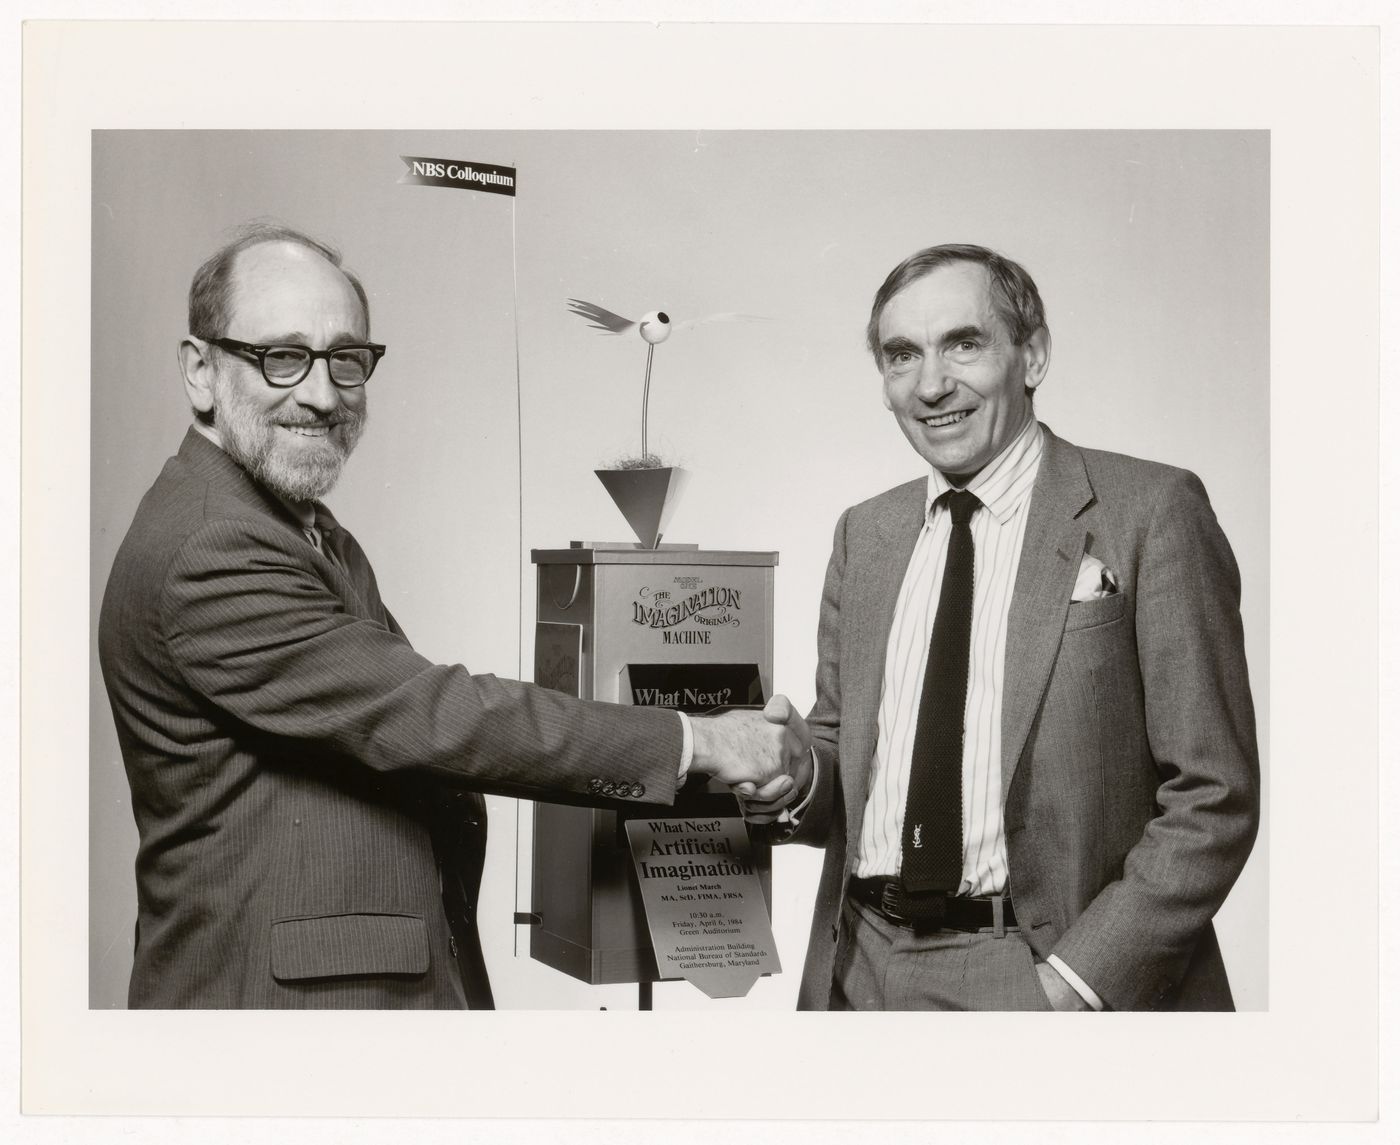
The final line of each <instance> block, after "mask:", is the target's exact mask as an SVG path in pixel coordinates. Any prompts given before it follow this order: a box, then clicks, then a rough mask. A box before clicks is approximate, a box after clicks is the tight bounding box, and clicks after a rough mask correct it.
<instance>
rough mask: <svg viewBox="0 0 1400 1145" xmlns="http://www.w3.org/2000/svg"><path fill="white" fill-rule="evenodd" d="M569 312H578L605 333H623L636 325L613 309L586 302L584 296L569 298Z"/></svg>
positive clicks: (596, 328)
mask: <svg viewBox="0 0 1400 1145" xmlns="http://www.w3.org/2000/svg"><path fill="white" fill-rule="evenodd" d="M569 313H570V314H577V315H578V316H579V317H580V318H582V319H583V320H584V321H585V322H587V323H588V324H589V325H590V326H591V327H593V329H594V330H601V331H602V332H603V333H604V334H621V333H622V332H623V331H624V330H630V329H632V327H633V326H635V325H636V323H635V322H633V321H632V320H631V319H630V318H624V317H623V316H622V315H621V314H614V313H613V312H612V311H611V310H604V309H603V308H602V307H601V306H598V305H596V304H594V303H592V302H585V301H584V300H583V299H582V298H571V299H569Z"/></svg>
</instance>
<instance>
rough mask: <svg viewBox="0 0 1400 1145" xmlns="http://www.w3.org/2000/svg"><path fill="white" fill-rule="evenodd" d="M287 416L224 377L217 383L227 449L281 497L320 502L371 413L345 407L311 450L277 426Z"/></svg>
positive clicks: (219, 425) (217, 415)
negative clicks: (278, 414) (277, 413)
mask: <svg viewBox="0 0 1400 1145" xmlns="http://www.w3.org/2000/svg"><path fill="white" fill-rule="evenodd" d="M288 420H290V419H289V418H286V417H284V418H280V419H278V418H273V417H270V416H269V415H268V414H267V413H266V412H265V411H263V410H262V409H261V408H259V407H258V406H257V404H256V403H254V402H251V401H249V400H248V399H247V398H246V397H244V396H243V395H242V394H241V393H240V392H239V391H238V389H237V388H236V387H235V386H232V385H230V384H228V383H227V382H224V381H223V380H222V379H220V380H219V381H216V382H215V385H214V427H215V429H217V430H218V433H219V442H220V444H221V445H222V446H223V448H224V452H226V453H227V454H228V455H229V456H230V457H232V458H233V459H234V460H235V461H237V462H238V464H239V465H241V466H243V468H244V469H246V470H247V471H248V472H249V474H251V475H252V477H253V479H254V480H255V481H257V482H258V483H259V484H261V485H265V486H266V487H267V488H268V489H270V490H272V492H273V493H276V494H277V495H278V496H279V497H284V498H286V499H287V500H288V501H315V500H317V499H319V498H321V497H324V496H325V495H326V494H327V493H329V492H330V491H331V490H332V489H333V488H334V487H335V483H336V482H337V481H339V480H340V473H341V470H342V469H344V468H345V462H346V460H347V459H348V458H349V457H350V454H351V453H352V452H353V451H354V449H355V446H356V445H357V444H358V442H359V440H360V435H361V434H362V433H363V432H364V429H365V423H366V422H367V421H368V420H369V414H368V412H366V411H364V410H351V409H346V408H344V407H341V409H340V410H338V411H337V412H336V413H335V414H333V415H332V416H331V418H330V421H331V422H332V425H331V429H330V432H329V433H327V434H326V436H325V437H324V438H323V439H321V440H320V441H318V442H316V444H315V445H314V446H312V447H311V448H307V447H306V445H307V443H302V444H297V443H294V442H293V441H291V440H290V439H289V438H287V437H286V436H284V435H283V433H282V431H281V430H280V429H278V425H279V423H285V422H287V421H288ZM306 420H307V421H311V420H314V419H312V418H311V417H309V416H308V417H307V418H306Z"/></svg>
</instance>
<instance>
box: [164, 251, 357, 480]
mask: <svg viewBox="0 0 1400 1145" xmlns="http://www.w3.org/2000/svg"><path fill="white" fill-rule="evenodd" d="M232 283H233V297H232V305H231V308H230V314H229V322H228V329H227V330H226V331H225V332H224V336H225V337H228V338H234V339H238V340H239V341H243V342H250V343H252V344H254V345H266V344H269V343H300V344H302V345H305V346H309V347H311V348H312V349H313V350H324V349H326V348H328V347H330V346H336V345H343V344H346V343H355V342H363V341H365V339H366V337H367V336H368V331H367V330H366V322H365V314H364V309H363V307H362V306H361V305H360V301H359V298H358V297H357V295H356V294H355V291H354V288H353V287H352V286H351V285H350V281H349V279H347V278H346V277H345V275H344V274H342V273H341V272H340V270H338V269H337V268H336V267H334V266H332V265H331V264H330V263H329V262H327V261H326V260H325V259H324V258H322V257H321V256H320V255H319V254H317V253H316V252H315V251H313V250H311V249H309V248H307V247H304V246H301V245H299V244H296V243H289V242H267V243H260V244H258V245H256V246H251V247H249V248H247V249H246V250H244V251H241V252H240V253H239V254H238V256H237V261H236V262H235V264H234V267H233V273H232ZM191 342H193V340H191ZM187 344H188V343H187ZM194 344H195V345H196V346H197V347H200V355H199V357H200V362H199V363H198V365H197V366H196V368H195V369H194V371H193V374H192V371H191V368H190V367H188V366H187V368H186V379H187V383H188V388H189V390H190V395H191V401H192V402H193V403H194V405H195V408H196V410H199V411H201V412H203V413H205V414H208V413H211V412H212V414H213V423H214V429H215V431H216V432H217V433H218V435H219V440H220V444H221V445H222V446H223V447H224V449H225V450H226V451H227V452H228V453H229V455H230V456H232V457H233V458H234V460H236V461H237V462H238V463H239V464H240V465H242V466H243V467H244V468H245V469H247V470H248V472H249V473H251V474H252V475H253V477H254V478H255V479H257V480H258V481H260V482H261V483H262V484H264V485H266V486H267V487H268V488H269V489H271V490H272V491H273V492H274V493H277V494H279V495H280V496H282V497H286V498H288V499H289V500H292V501H311V500H314V499H315V498H317V497H323V496H325V495H326V493H328V492H329V491H330V489H331V488H332V486H334V485H335V483H336V481H337V480H338V479H339V477H340V473H341V469H342V468H343V467H344V465H345V461H346V459H347V458H348V457H349V456H350V453H351V451H352V450H353V449H354V448H355V444H356V442H358V441H359V438H360V434H361V432H362V431H363V429H364V424H365V420H366V418H367V417H368V412H367V406H366V403H365V388H364V387H363V386H359V387H355V388H342V387H340V386H337V385H335V384H334V383H333V382H332V381H331V379H330V374H329V373H328V367H327V363H326V362H325V361H324V360H318V361H316V362H315V363H313V365H312V368H311V372H310V373H309V374H308V375H307V376H306V377H305V378H304V379H302V381H301V382H300V383H298V384H297V385H295V386H291V387H288V388H278V387H276V386H272V385H269V384H268V382H267V380H266V379H265V378H264V377H263V375H262V371H261V370H260V369H259V368H258V364H257V362H256V361H253V360H251V359H249V358H245V357H243V356H241V355H239V354H235V353H232V352H228V351H224V350H221V349H219V348H218V347H215V346H212V345H209V344H208V343H194Z"/></svg>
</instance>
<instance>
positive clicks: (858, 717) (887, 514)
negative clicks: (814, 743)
mask: <svg viewBox="0 0 1400 1145" xmlns="http://www.w3.org/2000/svg"><path fill="white" fill-rule="evenodd" d="M927 499H928V481H927V479H923V480H918V481H911V482H909V483H908V484H907V485H904V486H901V487H900V488H899V489H898V490H896V491H895V496H894V497H893V498H891V499H890V501H889V502H888V504H886V505H884V506H881V507H880V510H879V512H878V515H877V516H876V517H875V518H874V519H873V521H872V527H871V530H870V534H869V536H868V537H859V538H852V539H853V541H854V542H857V543H859V545H860V551H859V552H858V553H856V552H853V553H852V554H851V557H850V561H851V563H852V565H854V566H855V568H856V570H857V578H856V580H855V581H853V582H852V584H853V586H854V592H852V593H851V594H850V596H851V597H853V598H854V599H855V601H856V612H855V617H854V632H855V634H856V637H857V639H856V640H855V641H854V642H853V644H852V647H853V649H854V653H853V656H852V660H851V662H850V663H849V664H847V665H844V666H843V670H842V680H841V687H842V702H841V710H842V718H843V720H845V719H846V718H847V717H848V716H849V717H850V718H851V723H852V724H853V725H854V726H850V727H848V729H847V731H848V734H849V735H850V737H851V740H850V742H851V745H852V748H851V750H848V751H843V752H842V754H841V783H842V788H843V790H844V791H846V792H847V793H848V794H847V796H846V800H847V806H850V807H863V806H864V805H865V795H866V784H867V782H868V780H869V776H870V760H871V758H872V757H873V756H874V754H875V737H876V735H877V733H878V730H879V714H880V692H881V688H882V687H883V685H884V676H885V652H886V649H887V647H888V645H889V638H890V626H891V625H892V624H893V623H894V606H895V602H896V600H897V599H898V597H899V589H900V586H901V585H902V584H903V583H904V574H905V572H906V570H907V569H908V567H909V559H910V558H911V557H912V556H913V555H914V545H915V544H916V543H917V542H918V539H919V531H920V530H921V529H922V528H923V524H924V511H925V505H926V502H927ZM849 579H850V578H849V576H848V580H849ZM853 825H854V828H855V829H856V830H857V831H859V829H860V819H859V817H858V816H857V817H854V819H853V822H852V823H847V829H848V830H850V829H851V827H852V826H853Z"/></svg>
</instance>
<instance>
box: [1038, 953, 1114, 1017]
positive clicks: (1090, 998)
mask: <svg viewBox="0 0 1400 1145" xmlns="http://www.w3.org/2000/svg"><path fill="white" fill-rule="evenodd" d="M1045 961H1046V962H1048V963H1050V965H1051V966H1053V967H1054V968H1055V969H1056V970H1058V971H1059V972H1060V977H1061V978H1063V979H1064V980H1065V981H1066V982H1068V983H1069V984H1070V985H1071V986H1073V987H1074V992H1075V993H1076V994H1078V995H1079V996H1080V997H1081V998H1083V999H1084V1001H1086V1002H1088V1003H1089V1005H1091V1006H1092V1007H1093V1008H1094V1009H1095V1010H1102V1009H1103V999H1102V998H1100V997H1099V996H1098V995H1097V994H1095V993H1094V990H1093V988H1092V987H1091V986H1090V985H1089V983H1087V982H1085V981H1084V979H1083V978H1081V977H1079V975H1078V974H1076V973H1075V972H1074V971H1073V970H1071V969H1070V968H1069V967H1068V966H1066V965H1065V961H1064V959H1063V958H1061V957H1060V956H1059V955H1058V954H1052V955H1050V957H1049V958H1047V959H1046V960H1045Z"/></svg>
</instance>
